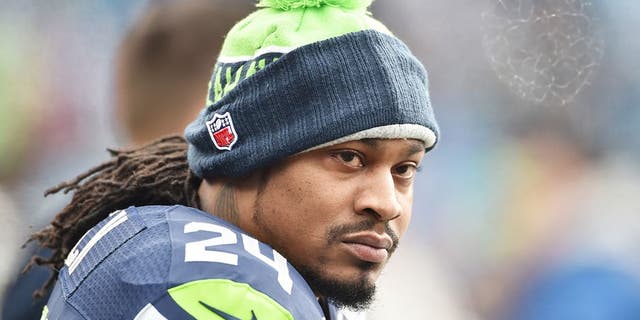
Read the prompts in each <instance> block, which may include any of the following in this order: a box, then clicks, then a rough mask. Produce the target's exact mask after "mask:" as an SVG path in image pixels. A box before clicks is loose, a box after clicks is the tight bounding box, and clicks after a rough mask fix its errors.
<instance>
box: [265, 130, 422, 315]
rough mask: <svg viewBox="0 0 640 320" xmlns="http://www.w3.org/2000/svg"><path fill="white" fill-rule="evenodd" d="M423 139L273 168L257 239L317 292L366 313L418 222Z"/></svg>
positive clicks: (356, 147) (363, 145)
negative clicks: (415, 210)
mask: <svg viewBox="0 0 640 320" xmlns="http://www.w3.org/2000/svg"><path fill="white" fill-rule="evenodd" d="M424 149H425V148H424V144H423V143H421V142H419V141H416V140H404V139H392V140H389V139H367V140H359V141H351V142H346V143H342V144H338V145H334V146H330V147H326V148H322V149H318V150H313V151H310V152H305V153H302V154H299V155H296V156H293V157H291V158H289V159H287V160H285V161H284V162H283V163H281V164H279V165H278V166H276V167H273V168H270V170H269V171H268V173H266V175H265V177H264V181H263V183H262V185H261V188H260V190H259V193H258V196H257V198H256V201H255V207H254V214H253V223H254V227H255V229H256V230H254V231H255V235H256V236H257V237H258V238H259V239H260V240H262V241H263V242H266V243H269V244H270V245H271V246H273V247H274V248H275V249H276V250H278V251H279V252H280V253H282V254H283V255H284V256H285V257H287V259H289V261H290V262H291V263H292V264H293V265H294V266H295V267H296V269H297V270H298V271H299V272H300V273H301V274H302V275H303V276H304V277H305V279H306V280H307V281H309V284H310V285H311V287H312V288H313V289H314V290H315V291H316V294H319V295H322V296H325V297H327V298H329V299H331V300H333V301H334V303H337V304H339V305H347V306H351V307H354V308H362V307H366V306H367V304H368V303H369V302H370V300H371V298H372V296H373V293H374V290H375V281H376V279H377V278H378V276H379V275H380V272H381V270H382V268H383V266H384V265H385V263H386V262H387V260H388V259H389V256H390V255H391V253H393V250H395V247H396V246H397V243H398V238H399V237H400V236H401V235H402V234H403V233H404V232H405V230H406V229H407V226H408V224H409V220H410V218H411V205H412V202H413V180H414V177H415V174H416V170H417V167H418V166H419V164H420V161H421V160H422V158H423V156H424Z"/></svg>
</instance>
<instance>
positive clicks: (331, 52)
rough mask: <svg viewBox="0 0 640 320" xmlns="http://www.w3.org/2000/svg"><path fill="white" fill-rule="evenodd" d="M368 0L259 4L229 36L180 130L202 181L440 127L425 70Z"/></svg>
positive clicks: (424, 136)
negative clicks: (197, 106) (192, 116)
mask: <svg viewBox="0 0 640 320" xmlns="http://www.w3.org/2000/svg"><path fill="white" fill-rule="evenodd" d="M371 1H372V0H262V1H260V2H259V3H258V7H260V9H258V10H257V11H255V12H254V13H252V14H251V15H249V16H248V17H247V18H245V19H244V20H242V21H240V22H239V23H237V24H236V25H235V26H234V27H233V28H232V29H231V31H230V32H229V33H228V35H227V37H226V39H225V42H224V44H223V47H222V51H221V53H220V55H219V57H218V60H217V62H216V65H215V67H214V70H213V75H212V76H211V81H210V83H209V90H208V96H207V102H206V106H205V108H204V109H203V110H202V112H201V113H200V115H199V117H198V118H197V119H196V120H195V121H193V122H192V123H191V124H189V125H188V126H187V128H186V129H185V137H186V139H187V141H188V142H189V152H188V159H189V165H190V167H191V169H192V170H193V171H194V172H195V173H196V174H197V175H198V176H200V177H203V178H209V179H210V178H215V177H219V176H229V177H241V176H245V175H247V174H249V173H251V172H252V171H254V170H255V169H258V168H261V167H264V166H267V165H269V164H271V163H274V162H275V161H278V160H280V159H283V158H285V157H288V156H290V155H293V154H296V153H300V152H303V151H307V150H310V149H316V148H320V147H324V146H329V145H334V144H338V143H342V142H347V141H353V140H360V139H365V138H383V139H400V138H405V139H417V140H421V141H423V142H424V144H425V148H426V150H430V149H431V148H433V147H434V145H435V144H436V141H437V140H438V134H439V132H438V125H437V123H436V120H435V118H434V114H433V110H432V109H431V103H430V101H429V93H428V84H427V74H426V71H425V69H424V67H423V66H422V64H420V62H419V61H418V60H417V59H416V58H415V57H414V56H413V55H412V54H411V52H410V51H409V49H408V48H407V47H406V46H405V45H404V44H403V43H402V42H401V41H400V40H398V39H397V38H395V37H394V36H393V35H392V34H391V32H389V30H388V29H387V28H386V27H385V26H384V25H383V24H382V23H380V22H379V21H377V20H375V19H374V18H372V17H371V16H370V14H369V13H368V11H367V8H368V6H369V5H370V4H371Z"/></svg>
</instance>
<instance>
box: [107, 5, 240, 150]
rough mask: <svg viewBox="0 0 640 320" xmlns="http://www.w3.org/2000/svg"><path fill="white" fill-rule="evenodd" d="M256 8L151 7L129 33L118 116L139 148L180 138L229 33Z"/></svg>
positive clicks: (119, 78) (120, 70)
mask: <svg viewBox="0 0 640 320" xmlns="http://www.w3.org/2000/svg"><path fill="white" fill-rule="evenodd" d="M252 8H253V6H252V2H251V1H250V0H241V1H237V0H236V1H233V0H188V1H164V2H160V3H157V4H156V3H152V5H150V6H149V10H148V11H147V12H146V13H145V16H143V17H141V18H140V19H139V20H138V21H137V22H136V25H135V26H134V27H133V28H132V30H131V31H130V32H129V33H128V34H127V35H126V37H125V39H124V41H123V43H122V45H121V47H120V50H119V51H118V54H117V60H116V79H115V80H116V118H117V124H118V126H119V127H120V128H121V129H122V130H119V131H123V132H124V134H125V140H126V141H129V142H130V143H131V144H132V145H135V146H139V145H142V144H145V143H148V142H150V141H152V140H155V139H157V138H159V137H162V136H165V135H169V134H181V133H182V131H183V130H184V127H185V126H186V125H187V123H189V122H190V121H191V120H193V119H194V118H195V117H196V116H197V115H198V112H200V110H201V109H202V104H203V102H204V101H205V98H206V97H205V96H204V95H203V92H206V90H207V81H208V80H209V77H210V76H211V70H213V66H214V64H215V55H212V54H211V52H219V51H220V48H221V47H222V40H223V39H224V34H225V32H226V30H229V29H230V28H231V26H232V25H233V24H234V23H235V22H237V21H239V20H240V19H241V18H242V17H244V16H246V15H247V14H248V13H249V12H250V10H251V9H252Z"/></svg>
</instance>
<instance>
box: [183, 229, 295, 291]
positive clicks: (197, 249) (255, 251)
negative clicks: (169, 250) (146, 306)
mask: <svg viewBox="0 0 640 320" xmlns="http://www.w3.org/2000/svg"><path fill="white" fill-rule="evenodd" d="M198 231H206V232H211V233H216V234H217V235H216V236H214V237H212V238H209V239H206V240H201V241H194V242H189V243H187V244H186V245H185V256H184V261H185V262H217V263H224V264H229V265H234V266H237V265H238V255H237V254H234V253H229V252H223V251H216V250H211V249H210V247H215V246H221V245H227V244H236V243H238V234H237V233H235V232H233V231H232V230H230V229H228V228H225V227H223V226H220V225H216V224H212V223H204V222H190V223H187V224H186V225H185V226H184V233H192V232H198ZM241 237H242V245H243V247H244V249H245V250H246V251H247V252H248V253H250V254H251V255H253V256H254V257H256V258H258V259H259V260H260V261H262V262H264V263H265V264H266V265H268V266H270V267H271V268H273V269H274V270H275V271H276V272H277V273H278V283H279V284H280V286H281V287H282V289H283V290H284V291H286V292H287V293H288V294H291V289H292V287H293V280H291V276H290V275H289V268H288V267H287V259H285V258H284V257H283V256H282V255H280V254H279V253H278V252H277V251H275V250H273V260H272V259H270V258H268V257H267V256H265V255H264V254H262V252H260V247H259V243H258V240H256V239H254V238H252V237H250V236H247V235H245V234H241Z"/></svg>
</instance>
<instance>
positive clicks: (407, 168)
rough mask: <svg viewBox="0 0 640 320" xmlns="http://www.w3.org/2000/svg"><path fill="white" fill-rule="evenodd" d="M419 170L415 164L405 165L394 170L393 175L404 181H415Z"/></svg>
mask: <svg viewBox="0 0 640 320" xmlns="http://www.w3.org/2000/svg"><path fill="white" fill-rule="evenodd" d="M418 170H419V168H418V166H417V165H416V164H415V163H412V162H410V163H403V164H401V165H398V166H396V167H394V168H393V174H394V175H395V176H397V177H399V178H402V179H413V177H414V176H415V175H416V172H417V171H418Z"/></svg>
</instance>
